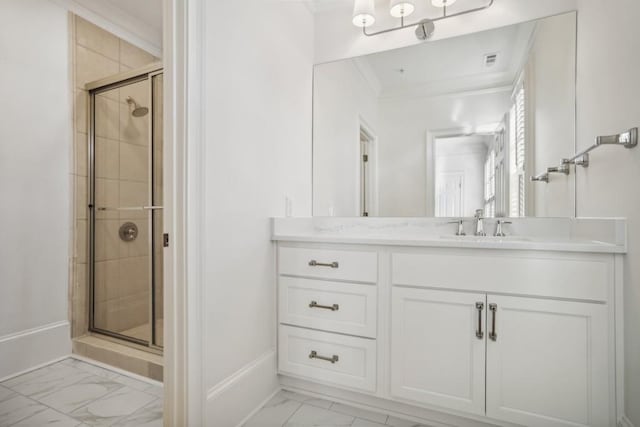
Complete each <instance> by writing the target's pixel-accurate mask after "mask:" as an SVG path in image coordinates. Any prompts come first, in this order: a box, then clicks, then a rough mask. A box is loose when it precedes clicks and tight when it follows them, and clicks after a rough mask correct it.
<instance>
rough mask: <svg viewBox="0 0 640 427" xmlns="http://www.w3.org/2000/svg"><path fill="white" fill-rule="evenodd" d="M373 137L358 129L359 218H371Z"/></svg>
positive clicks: (363, 129)
mask: <svg viewBox="0 0 640 427" xmlns="http://www.w3.org/2000/svg"><path fill="white" fill-rule="evenodd" d="M373 142H374V137H373V135H372V134H371V133H370V132H369V131H368V130H366V129H365V128H364V127H362V126H361V127H360V216H371V214H372V205H373V203H372V202H373V198H374V191H375V189H374V187H373V183H374V180H373V174H374V172H375V171H374V170H373V165H374V163H373V160H374V159H373V152H374V150H373Z"/></svg>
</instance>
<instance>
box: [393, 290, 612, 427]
mask: <svg viewBox="0 0 640 427" xmlns="http://www.w3.org/2000/svg"><path fill="white" fill-rule="evenodd" d="M392 313H393V314H392V318H391V323H392V333H391V343H392V348H391V394H392V395H393V396H397V397H401V398H406V399H411V400H415V401H417V402H421V403H425V404H430V405H437V406H442V407H447V408H450V409H455V410H461V411H466V412H471V413H477V414H485V398H486V415H487V416H489V417H491V418H495V419H499V420H504V421H510V422H513V423H517V424H521V425H526V426H576V425H580V426H606V425H608V422H609V421H608V420H609V405H608V393H609V383H608V378H609V372H608V355H607V328H606V325H607V315H606V313H607V310H606V306H605V305H603V304H597V303H583V302H568V301H551V300H544V299H537V298H535V299H532V298H525V297H507V296H498V295H485V294H476V293H469V292H446V291H440V290H431V289H411V288H402V287H394V289H393V291H392ZM494 317H495V320H494Z"/></svg>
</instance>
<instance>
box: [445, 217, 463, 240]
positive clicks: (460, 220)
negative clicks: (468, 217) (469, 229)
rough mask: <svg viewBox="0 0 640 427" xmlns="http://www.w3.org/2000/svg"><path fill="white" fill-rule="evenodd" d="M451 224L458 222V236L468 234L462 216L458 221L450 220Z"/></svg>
mask: <svg viewBox="0 0 640 427" xmlns="http://www.w3.org/2000/svg"><path fill="white" fill-rule="evenodd" d="M449 224H458V231H456V236H466V235H467V233H465V232H464V219H462V218H460V219H458V220H456V221H449Z"/></svg>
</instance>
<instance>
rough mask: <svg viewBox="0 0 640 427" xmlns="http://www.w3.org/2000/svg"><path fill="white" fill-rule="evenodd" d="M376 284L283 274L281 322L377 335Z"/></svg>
mask: <svg viewBox="0 0 640 427" xmlns="http://www.w3.org/2000/svg"><path fill="white" fill-rule="evenodd" d="M376 308H377V288H376V287H375V286H373V285H360V284H355V283H340V282H327V281H324V280H313V279H302V278H298V277H280V292H279V312H280V322H282V323H288V324H290V325H295V326H306V327H309V328H315V329H323V330H326V331H331V332H340V333H344V334H351V335H359V336H363V337H370V338H375V336H376V313H377V309H376Z"/></svg>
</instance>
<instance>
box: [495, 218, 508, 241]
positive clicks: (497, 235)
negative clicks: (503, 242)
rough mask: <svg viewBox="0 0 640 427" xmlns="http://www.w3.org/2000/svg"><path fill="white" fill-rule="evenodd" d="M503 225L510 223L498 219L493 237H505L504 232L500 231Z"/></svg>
mask: <svg viewBox="0 0 640 427" xmlns="http://www.w3.org/2000/svg"><path fill="white" fill-rule="evenodd" d="M503 224H511V221H505V220H504V219H499V220H497V221H496V232H495V233H494V234H493V235H494V236H495V237H505V236H506V234H504V231H502V225H503Z"/></svg>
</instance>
